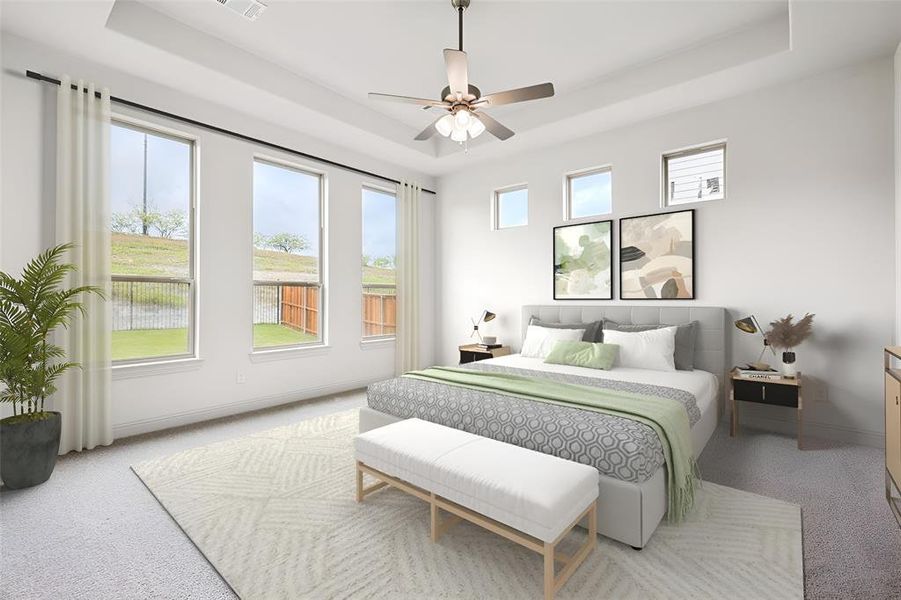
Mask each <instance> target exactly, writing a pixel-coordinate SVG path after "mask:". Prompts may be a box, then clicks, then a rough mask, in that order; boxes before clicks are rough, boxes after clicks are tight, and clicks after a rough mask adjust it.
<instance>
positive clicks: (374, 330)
mask: <svg viewBox="0 0 901 600" xmlns="http://www.w3.org/2000/svg"><path fill="white" fill-rule="evenodd" d="M396 332H397V290H396V289H395V286H393V285H383V286H378V285H364V286H363V335H364V336H365V337H369V336H376V335H394V334H395V333H396Z"/></svg>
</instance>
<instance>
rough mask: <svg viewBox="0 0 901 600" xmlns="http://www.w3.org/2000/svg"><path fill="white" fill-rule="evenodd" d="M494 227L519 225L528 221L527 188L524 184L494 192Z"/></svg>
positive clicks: (503, 227) (526, 223) (502, 227)
mask: <svg viewBox="0 0 901 600" xmlns="http://www.w3.org/2000/svg"><path fill="white" fill-rule="evenodd" d="M492 213H493V215H492V222H493V224H494V229H506V228H508V227H520V226H522V225H528V223H529V188H528V187H527V186H525V185H520V186H516V187H510V188H506V189H502V190H497V191H495V192H494V202H493V207H492Z"/></svg>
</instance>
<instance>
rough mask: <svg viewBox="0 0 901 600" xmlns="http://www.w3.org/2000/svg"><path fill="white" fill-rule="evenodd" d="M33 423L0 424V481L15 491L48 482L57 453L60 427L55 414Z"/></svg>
mask: <svg viewBox="0 0 901 600" xmlns="http://www.w3.org/2000/svg"><path fill="white" fill-rule="evenodd" d="M43 415H44V416H45V418H42V419H38V420H34V421H20V422H10V421H11V419H3V420H2V421H0V478H2V479H3V484H4V485H5V486H6V487H8V488H10V489H14V490H18V489H21V488H27V487H31V486H33V485H38V484H39V483H44V482H45V481H47V480H48V479H50V475H51V473H53V467H55V466H56V457H57V454H58V453H59V433H60V427H61V425H62V420H61V419H60V414H59V413H58V412H45V413H43Z"/></svg>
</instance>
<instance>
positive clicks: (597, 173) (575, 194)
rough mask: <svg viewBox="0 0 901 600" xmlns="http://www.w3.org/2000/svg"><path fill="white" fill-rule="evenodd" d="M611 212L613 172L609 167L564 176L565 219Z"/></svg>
mask: <svg viewBox="0 0 901 600" xmlns="http://www.w3.org/2000/svg"><path fill="white" fill-rule="evenodd" d="M612 212H613V170H612V169H611V168H610V167H603V168H600V169H592V170H591V171H582V172H580V173H572V174H570V175H567V176H566V219H567V220H570V219H581V218H583V217H597V216H599V215H609V214H610V213H612Z"/></svg>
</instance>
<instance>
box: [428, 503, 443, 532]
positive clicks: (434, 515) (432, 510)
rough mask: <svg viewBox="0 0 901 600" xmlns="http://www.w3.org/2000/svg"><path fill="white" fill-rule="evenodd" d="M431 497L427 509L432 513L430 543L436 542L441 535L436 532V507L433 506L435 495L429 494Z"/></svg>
mask: <svg viewBox="0 0 901 600" xmlns="http://www.w3.org/2000/svg"><path fill="white" fill-rule="evenodd" d="M429 495H430V496H431V501H430V502H429V508H430V509H431V513H432V529H431V532H432V542H437V541H438V536H440V535H441V532H439V531H438V505H437V504H435V494H434V493H432V494H429Z"/></svg>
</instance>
